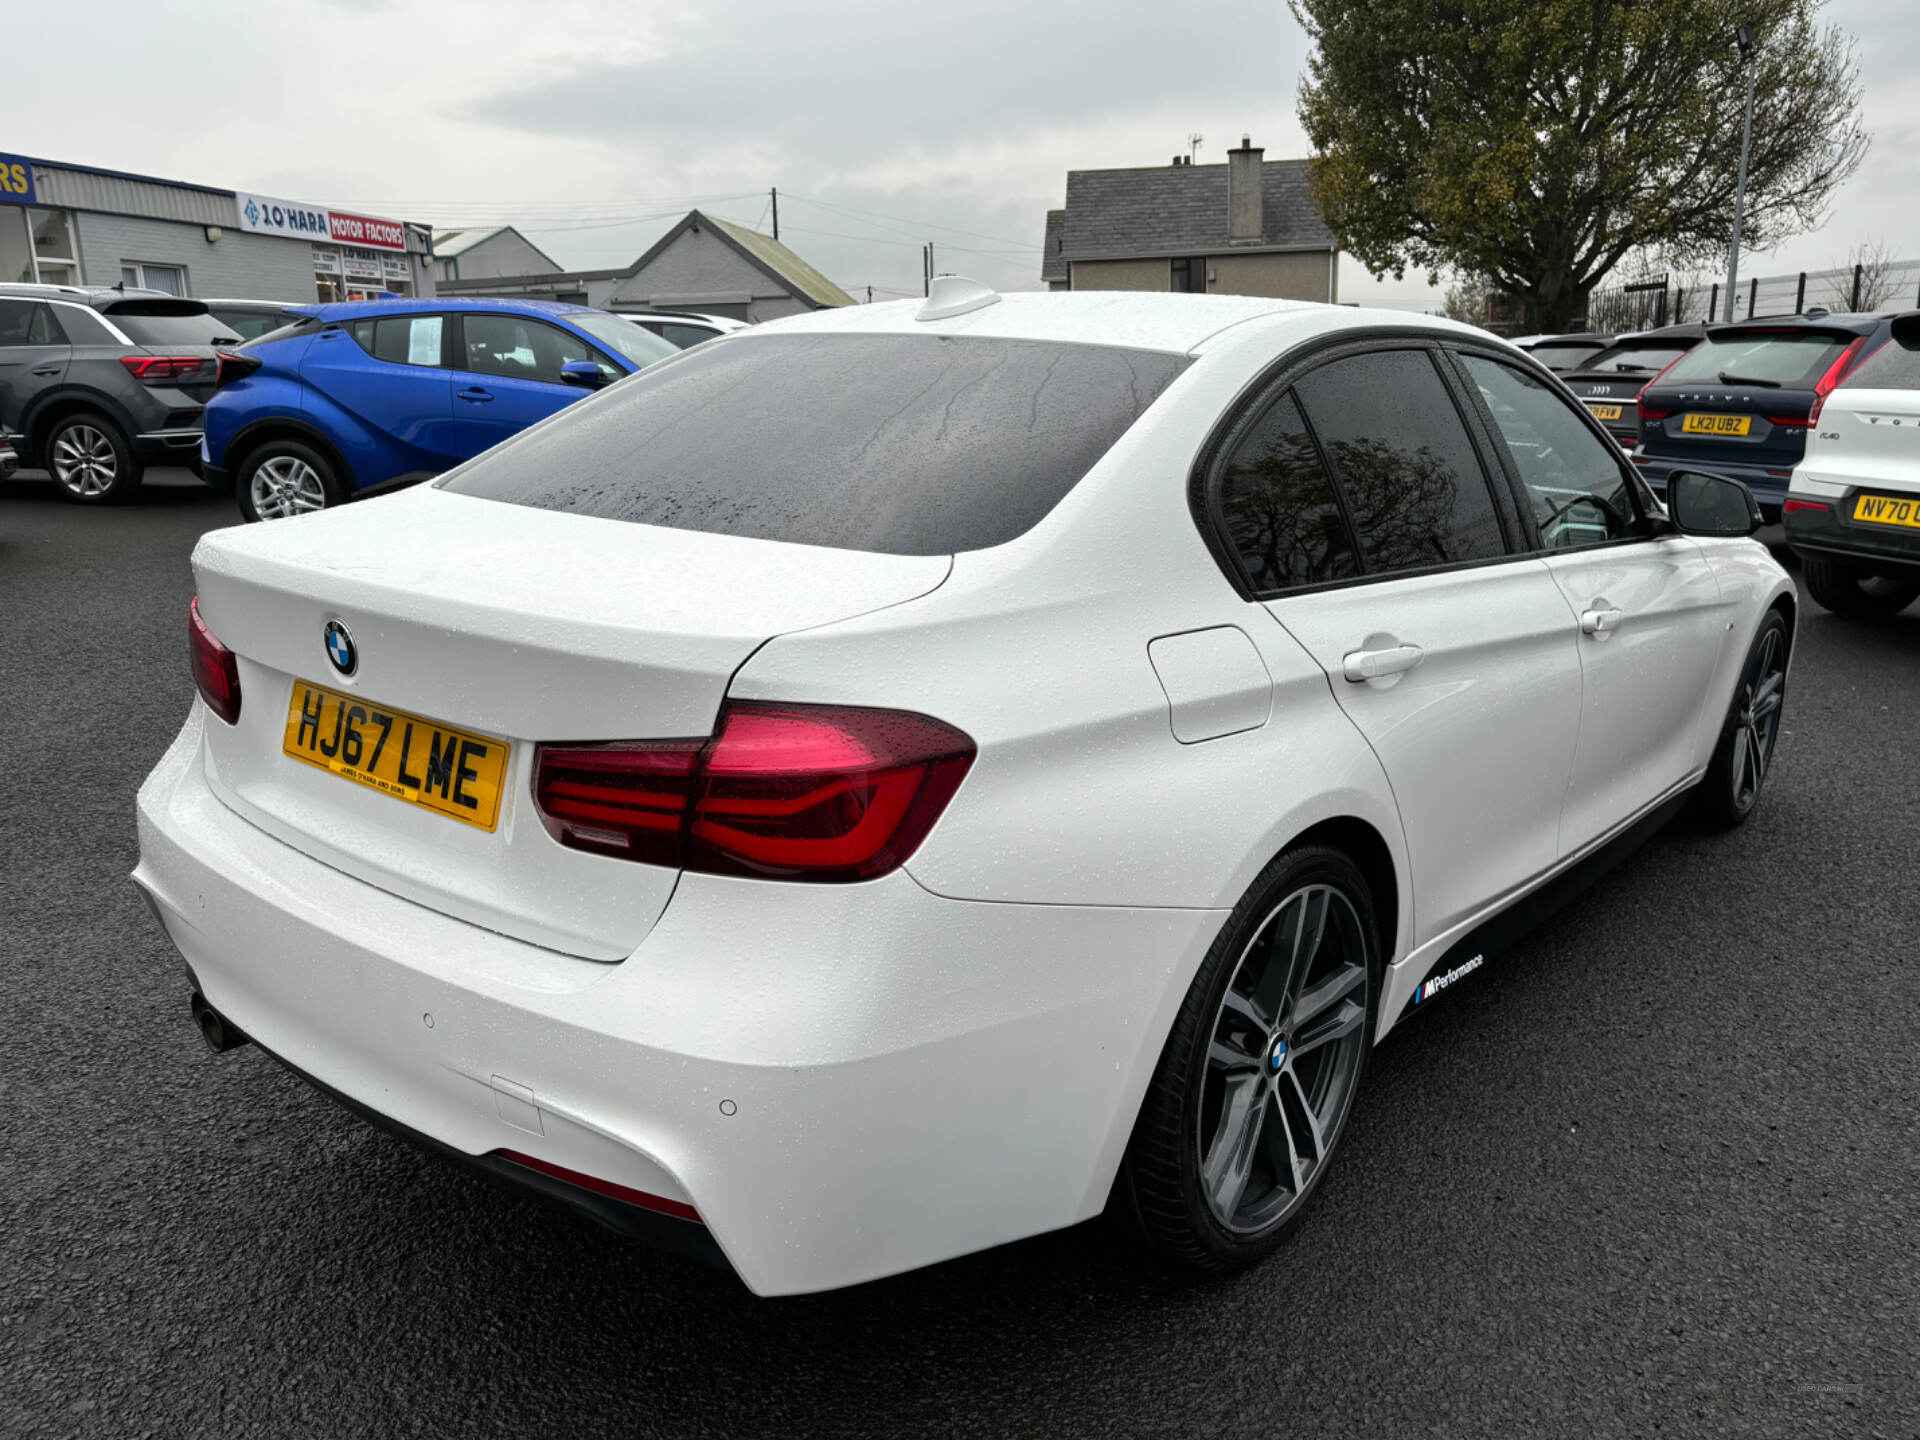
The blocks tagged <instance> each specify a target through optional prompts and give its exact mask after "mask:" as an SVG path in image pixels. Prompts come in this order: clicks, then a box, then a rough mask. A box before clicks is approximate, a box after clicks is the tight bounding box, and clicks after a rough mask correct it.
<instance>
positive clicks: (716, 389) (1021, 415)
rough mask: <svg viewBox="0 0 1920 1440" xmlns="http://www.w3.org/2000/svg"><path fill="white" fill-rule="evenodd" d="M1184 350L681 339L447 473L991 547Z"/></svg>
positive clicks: (1174, 366) (1093, 453)
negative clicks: (656, 359) (682, 343)
mask: <svg viewBox="0 0 1920 1440" xmlns="http://www.w3.org/2000/svg"><path fill="white" fill-rule="evenodd" d="M468 323H469V324H471V323H472V321H471V319H469V321H468ZM620 323H621V324H623V325H624V324H626V323H627V322H626V321H624V320H622V321H620ZM634 334H636V335H644V334H645V332H644V331H642V330H640V329H639V328H638V327H635V328H634ZM1189 363H1191V362H1190V361H1189V360H1188V358H1187V357H1186V356H1184V355H1170V354H1165V353H1162V352H1160V351H1153V350H1128V349H1123V348H1121V347H1119V346H1117V345H1069V344H1060V343H1057V342H1051V341H1039V340H1007V339H999V338H989V337H986V336H946V335H891V334H847V335H834V334H798V335H781V334H773V335H753V336H743V337H740V338H737V339H733V340H729V341H728V342H727V343H726V344H725V345H697V346H695V347H694V348H693V349H691V350H683V351H679V352H677V354H676V357H675V358H674V359H672V360H669V361H667V362H665V363H663V364H660V365H655V366H651V367H649V368H648V369H646V370H643V371H641V372H640V373H639V374H638V375H635V376H634V377H632V378H631V379H628V380H622V381H621V382H620V383H619V384H618V385H614V386H611V387H609V388H608V389H606V390H603V391H601V392H600V393H599V394H598V395H596V396H595V397H594V398H593V399H592V400H591V401H589V402H588V403H586V404H583V405H578V406H575V407H573V408H572V409H571V410H569V411H568V413H567V415H566V416H565V418H563V419H561V420H559V421H557V422H556V423H554V424H551V425H542V426H539V427H537V428H536V429H533V430H530V431H528V432H526V433H525V434H524V435H522V436H520V437H519V438H518V439H516V440H514V441H512V442H511V443H509V444H506V445H502V446H500V447H499V448H498V449H495V450H491V451H489V452H487V453H486V454H485V455H483V456H481V457H480V459H478V460H477V461H475V462H473V463H472V464H471V465H469V466H466V467H463V468H462V469H461V470H460V471H459V472H458V473H457V474H456V475H455V476H454V477H452V478H451V479H449V480H447V481H446V482H445V484H446V488H447V489H449V490H453V491H457V492H459V493H461V494H465V495H475V496H480V497H482V498H485V499H490V500H503V501H508V502H511V503H513V504H518V505H531V506H536V507H538V508H540V509H543V510H565V511H570V512H573V513H575V514H581V515H597V516H600V517H602V518H605V519H610V520H627V521H632V522H635V523H637V524H643V525H664V526H671V527H672V528H674V529H677V530H700V531H707V532H711V533H715V534H722V535H739V536H745V537H750V538H754V539H762V540H783V541H788V542H791V543H793V544H797V545H828V546H834V547H836V548H839V549H843V550H866V551H872V552H875V553H879V554H887V555H948V554H952V553H953V552H955V551H958V550H980V549H985V548H986V547H988V546H991V545H1000V544H1004V543H1005V542H1006V541H1009V540H1012V539H1013V538H1014V537H1015V536H1017V535H1020V534H1023V533H1025V532H1026V531H1027V530H1029V529H1031V528H1032V527H1033V526H1034V525H1036V524H1038V523H1039V522H1040V520H1041V519H1042V518H1043V517H1045V516H1046V515H1047V514H1048V513H1049V512H1050V511H1051V510H1052V509H1053V508H1054V506H1056V505H1057V504H1059V503H1060V501H1061V499H1062V498H1063V497H1064V496H1065V495H1066V494H1067V493H1068V492H1069V491H1071V490H1072V489H1073V487H1074V486H1075V485H1077V484H1079V482H1080V480H1081V478H1082V477H1083V476H1084V475H1086V473H1087V472H1088V471H1089V470H1091V469H1092V468H1093V466H1094V464H1095V463H1096V462H1097V461H1098V460H1099V459H1100V457H1101V456H1102V455H1104V454H1106V453H1107V451H1108V450H1110V449H1111V448H1112V447H1113V445H1114V442H1115V441H1117V440H1119V439H1120V437H1121V436H1122V435H1124V434H1125V433H1126V432H1127V430H1128V428H1129V427H1131V426H1132V425H1133V423H1134V422H1135V421H1136V420H1138V419H1139V418H1140V416H1141V415H1142V414H1143V413H1145V411H1146V409H1147V407H1148V406H1150V405H1151V404H1153V402H1154V400H1155V399H1156V398H1157V397H1158V396H1159V394H1160V392H1161V391H1162V390H1164V389H1165V388H1166V387H1167V386H1168V385H1169V384H1171V383H1172V381H1173V379H1174V377H1175V376H1177V375H1179V374H1180V373H1181V371H1183V370H1184V369H1186V367H1187V365H1188V364H1189Z"/></svg>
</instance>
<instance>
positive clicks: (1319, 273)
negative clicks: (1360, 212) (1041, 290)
mask: <svg viewBox="0 0 1920 1440" xmlns="http://www.w3.org/2000/svg"><path fill="white" fill-rule="evenodd" d="M1338 261H1339V246H1338V244H1337V243H1336V242H1335V240H1334V237H1333V232H1332V231H1331V230H1329V229H1328V228H1327V225H1326V222H1325V221H1324V220H1322V219H1321V218H1320V212H1319V211H1318V210H1317V209H1315V208H1314V204H1313V199H1312V196H1311V195H1310V194H1309V193H1308V191H1307V162H1306V161H1305V160H1268V159H1266V152H1265V151H1264V150H1263V149H1262V148H1261V147H1260V146H1258V145H1255V144H1253V143H1252V141H1251V139H1249V138H1246V137H1243V138H1242V140H1241V143H1240V145H1239V147H1238V148H1237V149H1233V150H1229V151H1228V152H1227V163H1226V164H1224V165H1194V164H1191V163H1189V162H1188V160H1187V159H1186V157H1184V156H1175V157H1174V160H1173V163H1172V164H1170V165H1154V166H1148V167H1145V168H1141V169H1127V170H1070V171H1068V172H1067V203H1066V206H1065V208H1063V209H1060V210H1049V211H1048V212H1047V224H1046V237H1045V248H1044V254H1043V258H1042V260H1041V266H1040V278H1041V280H1042V281H1043V282H1044V283H1045V284H1046V286H1047V288H1048V289H1051V290H1183V291H1194V292H1205V293H1210V294H1216V295H1263V296H1270V297H1273V298H1276V299H1282V300H1324V301H1336V300H1338V299H1339V274H1338Z"/></svg>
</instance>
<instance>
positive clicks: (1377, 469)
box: [1294, 350, 1506, 574]
mask: <svg viewBox="0 0 1920 1440" xmlns="http://www.w3.org/2000/svg"><path fill="white" fill-rule="evenodd" d="M1294 392H1295V394H1296V395H1298V397H1299V400H1300V407H1301V409H1303V410H1304V411H1305V412H1306V417H1307V421H1308V423H1309V424H1310V425H1312V427H1313V431H1314V434H1315V435H1317V436H1318V437H1319V440H1320V446H1321V449H1322V450H1324V451H1325V452H1326V456H1327V463H1328V464H1330V465H1331V466H1332V467H1333V473H1334V479H1335V480H1336V481H1337V482H1338V483H1339V486H1340V493H1341V495H1342V496H1343V497H1344V498H1345V499H1346V502H1347V513H1348V514H1349V515H1350V516H1351V517H1352V520H1353V528H1354V532H1355V535H1356V536H1357V537H1358V539H1359V542H1360V553H1361V556H1362V558H1363V560H1364V562H1365V565H1366V569H1367V572H1368V573H1369V574H1378V573H1381V572H1386V571H1395V570H1416V569H1423V568H1426V567H1428V566H1433V565H1452V564H1458V563H1459V562H1461V561H1465V560H1486V559H1491V558H1493V557H1495V556H1498V555H1502V554H1505V553H1506V541H1505V537H1504V536H1503V535H1502V534H1501V530H1500V518H1499V514H1498V512H1497V511H1496V510H1495V509H1494V507H1493V492H1492V491H1491V490H1490V489H1488V487H1487V477H1486V474H1485V472H1484V471H1482V470H1481V468H1480V459H1479V456H1478V455H1476V454H1475V453H1474V448H1473V442H1472V441H1471V440H1470V439H1469V438H1468V437H1467V428H1466V424H1465V422H1464V421H1462V420H1461V418H1460V412H1459V410H1458V409H1456V408H1455V406H1454V403H1453V396H1452V395H1451V394H1450V393H1449V392H1448V390H1447V387H1446V384H1445V382H1443V381H1442V380H1441V378H1440V372H1439V371H1438V370H1436V369H1435V368H1434V364H1433V360H1432V358H1431V357H1429V356H1428V354H1427V353H1426V352H1425V351H1424V350H1383V351H1374V352H1369V353H1366V354H1361V355H1350V356H1348V357H1347V358H1345V359H1343V360H1335V361H1332V362H1331V363H1329V364H1326V365H1322V366H1321V367H1320V368H1319V369H1317V370H1314V371H1312V372H1310V373H1309V374H1307V375H1305V376H1303V377H1302V378H1301V379H1300V380H1299V381H1298V382H1297V383H1296V384H1295V386H1294Z"/></svg>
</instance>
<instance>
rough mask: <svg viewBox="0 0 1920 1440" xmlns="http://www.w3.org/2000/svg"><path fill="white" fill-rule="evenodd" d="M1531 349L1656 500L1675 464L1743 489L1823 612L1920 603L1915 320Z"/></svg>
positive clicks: (1883, 612)
mask: <svg viewBox="0 0 1920 1440" xmlns="http://www.w3.org/2000/svg"><path fill="white" fill-rule="evenodd" d="M1596 341H1598V342H1603V343H1602V344H1601V348H1598V349H1594V348H1593V346H1594V344H1595V342H1596ZM1609 341H1610V343H1604V342H1609ZM1522 348H1524V349H1527V350H1528V351H1529V352H1530V353H1531V354H1533V355H1534V356H1535V358H1537V359H1540V360H1541V361H1542V363H1543V364H1546V365H1548V366H1549V368H1553V369H1557V370H1558V371H1559V372H1560V376H1561V379H1562V380H1563V381H1564V382H1565V383H1566V384H1567V386H1568V387H1569V388H1570V389H1571V390H1572V391H1573V393H1574V394H1575V395H1576V396H1578V397H1579V399H1580V400H1581V401H1582V402H1583V403H1584V404H1585V405H1586V406H1587V408H1588V410H1590V411H1591V412H1592V413H1593V416H1594V418H1595V419H1597V420H1598V421H1599V422H1600V423H1601V424H1602V425H1604V426H1605V427H1606V428H1607V430H1608V433H1610V434H1611V435H1613V437H1614V438H1615V439H1616V440H1618V441H1619V442H1620V444H1621V445H1622V446H1623V447H1625V448H1626V449H1628V450H1630V451H1631V452H1632V458H1633V462H1634V464H1635V465H1636V466H1638V467H1639V469H1640V473H1641V474H1642V475H1643V476H1644V477H1645V478H1646V480H1647V482H1648V484H1649V485H1650V486H1651V487H1652V488H1653V490H1654V491H1655V493H1656V494H1659V495H1660V496H1662V497H1663V498H1664V497H1665V494H1666V489H1667V481H1668V477H1669V476H1670V475H1672V474H1673V473H1674V472H1675V471H1676V470H1680V469H1700V468H1705V469H1710V470H1712V471H1714V472H1715V473H1718V474H1723V475H1728V476H1731V477H1733V478H1735V479H1738V480H1740V481H1742V482H1743V483H1745V484H1746V486H1747V488H1748V489H1749V490H1750V491H1751V492H1752V493H1753V496H1754V498H1755V499H1756V500H1757V501H1758V502H1759V503H1760V507H1761V511H1762V513H1763V514H1764V515H1765V516H1766V518H1767V519H1768V520H1769V521H1772V522H1784V524H1785V527H1786V534H1787V543H1788V544H1789V545H1790V546H1791V547H1792V548H1793V549H1794V551H1795V552H1796V553H1797V554H1799V555H1800V556H1801V559H1802V560H1803V562H1804V563H1805V566H1806V569H1805V574H1806V580H1807V589H1808V591H1809V593H1810V594H1811V595H1812V596H1813V598H1814V599H1815V600H1816V601H1817V602H1818V603H1819V604H1821V605H1822V606H1824V607H1825V608H1827V609H1829V610H1833V611H1836V612H1837V613H1841V614H1845V615H1850V616H1855V617H1860V618H1872V617H1883V616H1888V615H1893V614H1897V613H1898V612H1899V611H1901V610H1903V609H1905V608H1906V607H1907V606H1908V605H1909V604H1911V603H1912V602H1913V601H1914V600H1915V599H1916V598H1920V455H1916V454H1915V453H1914V452H1915V449H1916V447H1920V393H1916V392H1920V313H1914V314H1906V315H1899V316H1894V315H1848V314H1829V313H1827V312H1824V311H1819V310H1815V311H1810V312H1808V313H1807V314H1805V315H1790V316H1780V317H1774V318H1768V319H1760V320H1748V321H1743V322H1740V323H1737V324H1731V325H1702V324H1691V325H1669V326H1665V327H1663V328H1661V329H1657V330H1648V331H1642V332H1639V333H1636V334H1630V335H1622V336H1617V337H1606V336H1601V335H1595V334H1579V335H1567V336H1530V337H1527V339H1526V341H1525V342H1522ZM1575 356H1578V357H1580V358H1578V359H1577V361H1576V360H1573V359H1572V358H1571V357H1575Z"/></svg>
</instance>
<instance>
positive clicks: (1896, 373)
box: [1840, 330, 1920, 390]
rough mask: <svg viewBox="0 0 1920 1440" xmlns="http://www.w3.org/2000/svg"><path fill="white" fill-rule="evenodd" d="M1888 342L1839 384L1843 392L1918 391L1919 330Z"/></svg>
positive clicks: (1919, 377)
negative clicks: (1903, 337) (1907, 340)
mask: <svg viewBox="0 0 1920 1440" xmlns="http://www.w3.org/2000/svg"><path fill="white" fill-rule="evenodd" d="M1908 339H1909V341H1910V343H1909V344H1903V343H1902V339H1901V337H1896V338H1894V339H1892V340H1889V341H1887V343H1886V344H1884V345H1882V346H1881V347H1880V348H1879V349H1878V350H1875V351H1874V352H1873V353H1872V354H1871V355H1869V356H1867V358H1866V359H1865V360H1863V361H1861V363H1860V368H1859V369H1857V370H1855V371H1854V372H1853V373H1852V374H1851V375H1849V376H1847V378H1846V379H1845V380H1843V381H1841V382H1840V388H1841V389H1842V390H1920V330H1917V331H1916V332H1915V333H1914V334H1913V335H1912V336H1911V337H1908Z"/></svg>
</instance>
